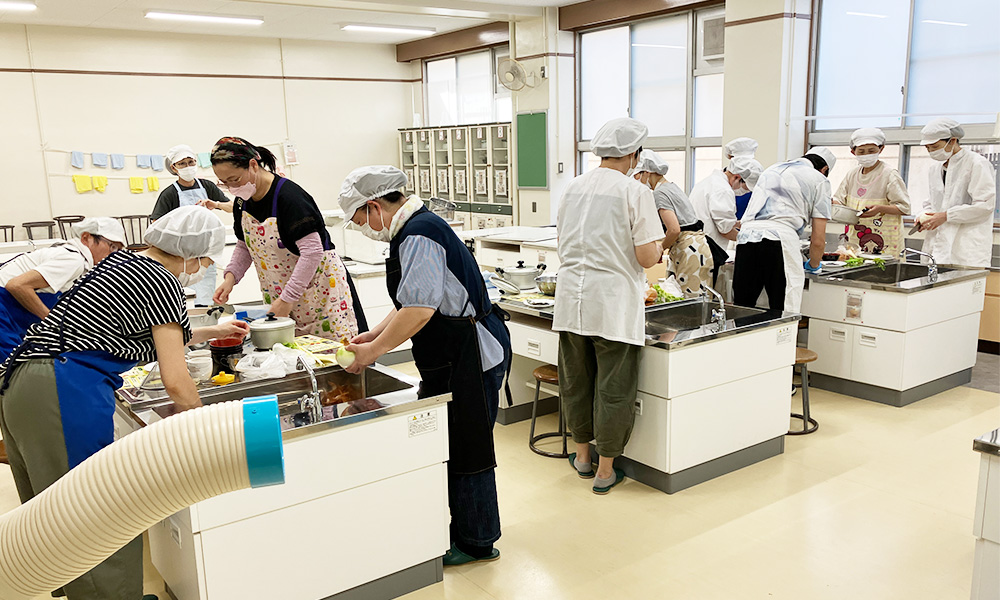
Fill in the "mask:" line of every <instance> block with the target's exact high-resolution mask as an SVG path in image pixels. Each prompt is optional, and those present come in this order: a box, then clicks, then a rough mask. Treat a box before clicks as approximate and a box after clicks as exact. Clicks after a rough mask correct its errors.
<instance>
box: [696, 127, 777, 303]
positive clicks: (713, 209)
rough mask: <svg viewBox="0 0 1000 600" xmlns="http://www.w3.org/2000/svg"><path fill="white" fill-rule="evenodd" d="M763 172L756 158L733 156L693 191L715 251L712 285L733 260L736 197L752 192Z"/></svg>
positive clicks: (737, 229)
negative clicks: (731, 247)
mask: <svg viewBox="0 0 1000 600" xmlns="http://www.w3.org/2000/svg"><path fill="white" fill-rule="evenodd" d="M734 141H735V140H734ZM763 170H764V168H763V167H762V166H761V164H760V163H759V162H757V161H756V160H754V159H753V158H750V157H748V156H734V157H733V158H732V160H730V161H729V166H727V167H726V168H725V169H716V170H714V171H712V174H711V175H709V176H708V177H706V178H705V179H702V180H701V181H699V182H698V184H697V185H695V186H694V188H693V189H692V190H691V195H690V196H689V198H690V200H691V206H693V207H694V212H695V214H696V215H697V216H698V218H699V219H700V220H701V222H702V224H703V225H704V227H705V235H706V236H707V237H708V239H709V240H710V242H709V245H710V246H711V247H712V257H713V259H714V267H713V268H712V285H715V283H716V280H717V279H718V277H719V268H720V267H721V266H722V265H723V264H725V263H726V261H728V260H729V259H730V256H729V246H730V242H735V241H736V236H737V235H738V234H739V231H740V229H739V226H740V222H739V221H738V220H737V218H736V196H737V195H738V194H744V193H746V192H748V191H750V190H752V189H753V187H754V185H755V184H756V183H757V178H758V177H760V174H761V171H763Z"/></svg>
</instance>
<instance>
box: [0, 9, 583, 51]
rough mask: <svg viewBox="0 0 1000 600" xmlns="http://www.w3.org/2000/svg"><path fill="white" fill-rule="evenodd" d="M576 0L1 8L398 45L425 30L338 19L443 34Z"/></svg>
mask: <svg viewBox="0 0 1000 600" xmlns="http://www.w3.org/2000/svg"><path fill="white" fill-rule="evenodd" d="M574 1H578V0H561V1H560V0H507V1H505V2H495V1H491V0H466V1H458V0H396V1H395V2H382V1H377V0H35V3H36V4H37V6H38V9H37V10H35V11H33V12H27V13H26V12H16V11H3V10H0V23H25V24H29V25H61V26H68V27H94V28H105V29H128V30H132V31H158V32H166V33H172V32H183V33H194V34H205V35H235V36H252V37H269V38H279V37H280V38H288V39H309V40H327V41H339V42H359V43H378V44H397V43H400V42H406V41H410V40H413V39H418V38H419V37H420V36H414V35H409V34H396V33H382V32H380V33H365V32H349V31H341V29H340V27H341V25H346V24H350V23H356V24H378V25H394V26H400V27H424V28H432V29H435V30H436V31H437V32H438V33H444V32H447V31H454V30H457V29H465V28H468V27H475V26H477V25H483V24H485V23H490V22H492V21H506V20H508V19H511V18H516V17H531V16H538V15H540V14H541V10H542V7H545V6H559V5H566V4H572V3H573V2H574ZM147 10H162V11H167V12H190V13H199V14H219V15H226V16H253V17H261V18H263V19H264V24H263V25H260V26H246V25H215V24H200V23H179V22H169V21H154V20H150V19H146V18H144V16H143V15H144V14H145V11H147Z"/></svg>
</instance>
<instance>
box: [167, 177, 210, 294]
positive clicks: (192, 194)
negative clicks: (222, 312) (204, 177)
mask: <svg viewBox="0 0 1000 600" xmlns="http://www.w3.org/2000/svg"><path fill="white" fill-rule="evenodd" d="M194 182H195V184H197V185H198V187H196V188H194V189H190V190H185V189H182V188H181V186H180V183H179V182H176V181H175V182H174V189H176V190H177V202H178V206H194V205H196V204H198V202H200V201H201V200H208V192H207V191H206V190H205V187H204V186H203V185H201V181H200V180H199V179H198V178H197V177H196V178H195V180H194ZM215 276H216V271H215V265H212V266H210V267H208V268H207V269H206V270H205V278H204V279H202V280H201V281H199V282H198V283H196V284H194V285H192V286H191V289H193V290H194V294H195V295H194V303H195V304H201V305H204V306H211V305H212V296H213V295H214V294H215V288H216V285H215Z"/></svg>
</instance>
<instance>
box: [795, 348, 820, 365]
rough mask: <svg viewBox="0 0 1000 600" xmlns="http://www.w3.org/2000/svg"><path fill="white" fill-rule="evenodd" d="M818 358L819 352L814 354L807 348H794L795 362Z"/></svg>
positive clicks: (801, 362) (807, 361)
mask: <svg viewBox="0 0 1000 600" xmlns="http://www.w3.org/2000/svg"><path fill="white" fill-rule="evenodd" d="M818 358H819V354H816V353H815V352H813V351H812V350H810V349H808V348H796V349H795V364H797V365H802V364H805V363H811V362H813V361H815V360H816V359H818Z"/></svg>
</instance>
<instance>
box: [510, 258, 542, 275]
mask: <svg viewBox="0 0 1000 600" xmlns="http://www.w3.org/2000/svg"><path fill="white" fill-rule="evenodd" d="M544 270H545V265H544V264H539V265H538V266H535V267H527V266H525V265H524V261H523V260H519V261H517V266H516V267H512V268H510V269H506V271H507V272H508V273H540V272H542V271H544Z"/></svg>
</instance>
